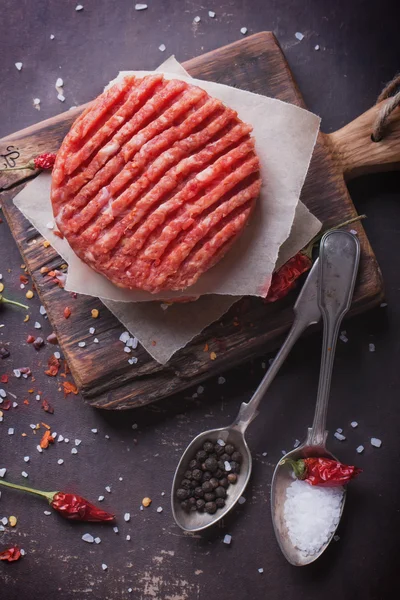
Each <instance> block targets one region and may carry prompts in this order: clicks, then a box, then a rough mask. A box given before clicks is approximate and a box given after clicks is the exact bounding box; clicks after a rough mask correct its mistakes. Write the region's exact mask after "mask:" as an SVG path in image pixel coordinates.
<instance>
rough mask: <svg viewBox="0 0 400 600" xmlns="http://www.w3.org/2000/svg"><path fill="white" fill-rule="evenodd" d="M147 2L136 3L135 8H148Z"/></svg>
mask: <svg viewBox="0 0 400 600" xmlns="http://www.w3.org/2000/svg"><path fill="white" fill-rule="evenodd" d="M146 8H147V4H135V10H146Z"/></svg>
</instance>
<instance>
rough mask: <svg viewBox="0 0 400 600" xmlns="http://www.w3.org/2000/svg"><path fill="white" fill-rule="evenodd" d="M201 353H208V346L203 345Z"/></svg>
mask: <svg viewBox="0 0 400 600" xmlns="http://www.w3.org/2000/svg"><path fill="white" fill-rule="evenodd" d="M203 352H208V344H207V343H206V344H204V348H203Z"/></svg>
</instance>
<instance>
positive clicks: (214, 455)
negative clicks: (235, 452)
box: [208, 452, 218, 460]
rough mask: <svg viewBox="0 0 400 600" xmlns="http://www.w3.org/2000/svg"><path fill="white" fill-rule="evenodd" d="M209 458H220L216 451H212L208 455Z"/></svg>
mask: <svg viewBox="0 0 400 600" xmlns="http://www.w3.org/2000/svg"><path fill="white" fill-rule="evenodd" d="M208 458H215V459H216V460H218V456H217V455H216V453H215V452H211V453H210V454H209V455H208Z"/></svg>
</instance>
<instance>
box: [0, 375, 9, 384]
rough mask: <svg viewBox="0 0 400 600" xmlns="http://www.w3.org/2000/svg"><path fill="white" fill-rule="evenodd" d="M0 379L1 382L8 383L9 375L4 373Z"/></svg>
mask: <svg viewBox="0 0 400 600" xmlns="http://www.w3.org/2000/svg"><path fill="white" fill-rule="evenodd" d="M0 381H1V383H8V375H2V376H1V377H0Z"/></svg>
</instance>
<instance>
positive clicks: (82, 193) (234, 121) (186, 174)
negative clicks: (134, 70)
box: [51, 74, 261, 293]
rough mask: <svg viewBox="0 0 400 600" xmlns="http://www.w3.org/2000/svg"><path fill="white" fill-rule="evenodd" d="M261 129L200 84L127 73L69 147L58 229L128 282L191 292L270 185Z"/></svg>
mask: <svg viewBox="0 0 400 600" xmlns="http://www.w3.org/2000/svg"><path fill="white" fill-rule="evenodd" d="M250 132H251V127H250V126H249V125H246V124H245V123H243V122H242V121H240V119H238V116H237V113H236V112H235V111H233V110H231V109H230V108H228V107H226V106H225V105H224V104H222V102H220V101H219V100H216V99H215V98H211V97H210V96H209V95H208V94H207V93H206V92H205V91H204V90H202V89H200V88H199V87H196V86H194V85H190V84H188V83H185V82H183V81H179V80H170V81H168V80H166V79H164V77H163V76H162V75H158V74H154V75H149V76H147V77H144V78H136V77H133V76H129V77H125V79H123V80H122V81H121V82H119V83H117V84H115V85H114V86H113V87H111V88H110V89H108V90H107V91H105V92H104V93H103V94H102V95H101V96H99V98H97V100H95V101H94V102H93V104H91V106H90V107H89V108H88V109H86V110H85V112H83V113H82V115H81V116H80V117H79V118H78V119H77V120H76V121H75V123H74V124H73V126H72V128H71V130H70V132H69V133H68V135H67V136H66V138H65V139H64V141H63V143H62V146H61V148H60V150H59V152H58V154H57V160H56V163H55V166H54V169H53V183H52V192H51V199H52V203H53V211H54V215H55V219H56V223H57V225H58V228H59V229H60V231H61V232H62V233H63V234H64V236H65V237H66V238H67V240H68V242H69V243H70V245H71V246H72V248H73V250H74V251H75V253H76V254H77V255H78V256H79V257H80V258H81V259H82V260H83V261H84V262H85V263H87V264H88V265H90V267H92V268H93V269H95V270H96V271H98V272H99V273H102V274H103V275H105V276H106V277H108V279H110V280H111V281H112V282H113V283H115V284H116V285H118V286H120V287H125V288H131V289H142V290H147V291H149V292H153V293H155V292H160V291H164V290H182V289H184V288H186V287H187V286H189V285H192V284H193V283H194V282H195V281H196V280H197V279H198V278H199V276H200V275H201V274H202V273H204V271H206V270H207V269H209V268H210V267H212V266H213V265H214V264H215V263H216V262H217V261H219V260H220V259H221V258H222V256H223V255H224V254H225V253H226V251H227V250H228V249H229V247H230V246H231V245H232V243H233V241H234V240H235V239H236V238H237V236H238V235H239V234H240V232H241V231H242V230H243V227H244V226H245V224H246V221H247V219H248V218H249V215H250V213H251V210H252V208H253V206H254V203H255V200H256V198H257V196H258V194H259V191H260V186H261V179H260V174H259V160H258V157H257V155H256V154H255V151H254V141H253V139H252V138H251V137H250Z"/></svg>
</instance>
